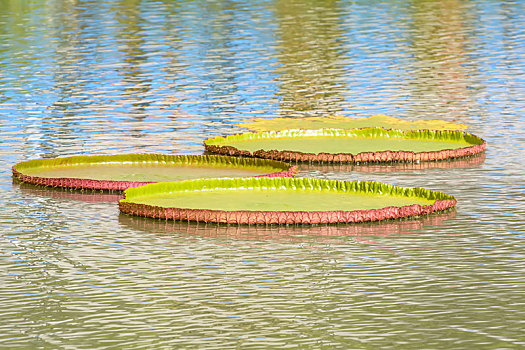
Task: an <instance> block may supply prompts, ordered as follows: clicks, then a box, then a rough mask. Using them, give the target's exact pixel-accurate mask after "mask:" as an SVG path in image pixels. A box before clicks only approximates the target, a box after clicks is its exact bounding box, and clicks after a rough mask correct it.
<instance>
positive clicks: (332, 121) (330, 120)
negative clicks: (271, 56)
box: [236, 114, 467, 132]
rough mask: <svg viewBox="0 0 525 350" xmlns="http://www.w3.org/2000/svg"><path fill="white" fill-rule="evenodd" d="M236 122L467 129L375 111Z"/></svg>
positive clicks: (266, 127)
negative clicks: (357, 115) (365, 114)
mask: <svg viewBox="0 0 525 350" xmlns="http://www.w3.org/2000/svg"><path fill="white" fill-rule="evenodd" d="M236 126H239V127H242V128H247V129H249V130H252V131H257V132H262V131H281V130H288V129H311V130H313V129H358V128H369V127H380V128H385V129H398V130H420V129H431V130H466V129H467V126H466V125H465V124H457V123H452V122H449V121H446V120H438V119H432V120H406V119H400V118H396V117H391V116H388V115H384V114H377V115H373V116H371V117H367V118H348V117H341V116H328V117H303V118H291V117H287V118H271V119H267V118H253V119H244V120H241V123H239V124H236Z"/></svg>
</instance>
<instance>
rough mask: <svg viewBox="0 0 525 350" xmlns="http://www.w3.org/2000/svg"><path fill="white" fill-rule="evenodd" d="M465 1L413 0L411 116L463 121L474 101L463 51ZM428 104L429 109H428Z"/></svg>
mask: <svg viewBox="0 0 525 350" xmlns="http://www.w3.org/2000/svg"><path fill="white" fill-rule="evenodd" d="M467 6H468V3H466V2H465V1H462V0H445V1H434V0H413V1H412V3H411V6H410V8H411V11H412V18H413V22H412V23H413V28H412V30H411V37H410V40H411V51H412V53H413V55H414V57H415V60H416V61H415V63H414V68H413V71H412V73H413V80H412V84H413V88H414V92H413V94H414V95H415V96H414V97H413V101H414V104H413V106H412V108H411V110H410V113H411V114H412V115H413V116H416V117H417V116H421V115H432V116H433V117H436V116H438V117H439V118H444V119H447V120H452V121H462V122H463V121H465V114H467V112H468V111H469V110H471V109H472V108H473V104H474V100H473V97H472V96H471V93H470V92H469V89H468V86H469V85H471V84H472V82H471V81H470V76H471V75H472V72H470V71H469V69H470V68H469V63H470V62H469V61H468V57H467V52H466V45H467V43H468V36H467V30H468V13H469V12H470V11H468V10H469V9H468V8H467ZM429 104H431V105H432V106H431V108H429Z"/></svg>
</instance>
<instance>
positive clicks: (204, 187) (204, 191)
mask: <svg viewBox="0 0 525 350" xmlns="http://www.w3.org/2000/svg"><path fill="white" fill-rule="evenodd" d="M455 204H456V200H455V199H454V197H452V196H449V195H446V194H444V193H441V192H434V191H429V190H425V189H422V188H401V187H397V186H393V185H388V184H383V183H379V182H369V181H362V182H360V181H334V180H332V181H330V180H323V179H312V178H295V179H294V178H282V177H280V178H236V179H229V178H224V179H199V180H187V181H178V182H160V183H156V184H150V185H146V186H141V187H136V188H130V189H128V190H126V191H125V199H123V200H121V201H120V202H119V208H120V210H121V212H123V213H126V214H132V215H137V216H145V217H154V218H163V219H174V220H186V221H197V222H217V223H229V224H319V223H341V222H363V221H378V220H386V219H397V218H401V217H408V216H416V215H423V214H430V213H432V212H435V211H443V210H446V209H448V208H451V207H453V206H455Z"/></svg>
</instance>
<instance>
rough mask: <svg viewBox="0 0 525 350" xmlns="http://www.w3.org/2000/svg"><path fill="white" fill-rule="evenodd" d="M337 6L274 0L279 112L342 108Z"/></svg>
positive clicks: (327, 0) (331, 111)
mask: <svg viewBox="0 0 525 350" xmlns="http://www.w3.org/2000/svg"><path fill="white" fill-rule="evenodd" d="M340 6H341V3H340V2H338V1H331V0H323V1H314V0H309V1H288V0H276V1H275V7H274V12H275V17H276V21H277V23H278V28H277V31H276V33H275V35H276V37H277V49H278V52H277V59H278V62H279V64H280V65H279V66H278V67H277V68H276V72H277V73H278V74H279V75H280V78H279V89H280V91H279V95H280V104H281V114H282V115H297V116H305V115H326V114H334V113H336V112H337V111H340V110H341V109H342V108H341V105H342V103H343V101H344V98H343V96H342V94H341V91H342V90H343V89H344V82H343V80H342V78H340V76H341V75H340V72H341V70H342V69H343V66H342V63H341V62H342V60H343V57H342V56H343V50H342V48H341V45H340V44H339V42H338V40H339V39H340V38H341V37H342V36H343V30H342V29H341V28H340V26H339V23H340V21H339V18H340V17H341V12H342V9H341V7H340Z"/></svg>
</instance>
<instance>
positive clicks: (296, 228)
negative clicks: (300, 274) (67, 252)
mask: <svg viewBox="0 0 525 350" xmlns="http://www.w3.org/2000/svg"><path fill="white" fill-rule="evenodd" d="M455 215H456V211H455V210H449V211H447V212H444V213H442V214H440V215H427V216H424V217H421V218H409V219H405V220H388V221H384V222H373V223H364V224H347V225H289V226H288V225H281V226H279V225H275V226H266V225H250V226H249V225H219V224H205V223H194V222H178V221H173V220H156V219H151V218H142V217H136V216H129V215H125V214H121V215H120V216H119V223H120V224H122V225H124V226H126V227H129V228H132V229H133V230H140V231H144V232H146V233H155V234H179V235H180V234H182V235H188V234H190V235H195V236H197V237H208V238H209V237H219V238H234V239H241V240H272V241H283V242H301V241H303V240H306V241H307V240H310V239H314V240H315V241H316V242H320V240H319V239H320V237H331V238H333V237H337V236H354V237H358V236H376V235H379V236H380V235H393V234H401V233H404V234H406V233H411V232H412V233H413V232H417V231H418V230H420V229H422V228H423V227H429V226H430V227H435V228H436V227H438V226H440V225H443V224H446V222H447V221H448V220H450V219H452V218H454V217H455ZM321 242H324V243H330V242H339V243H344V241H336V240H332V239H321Z"/></svg>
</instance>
